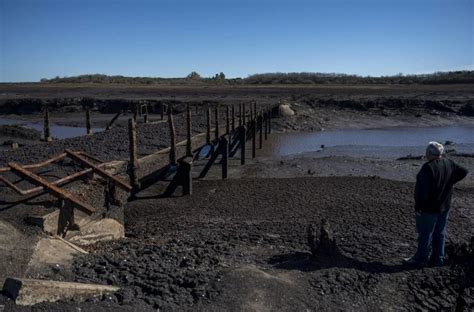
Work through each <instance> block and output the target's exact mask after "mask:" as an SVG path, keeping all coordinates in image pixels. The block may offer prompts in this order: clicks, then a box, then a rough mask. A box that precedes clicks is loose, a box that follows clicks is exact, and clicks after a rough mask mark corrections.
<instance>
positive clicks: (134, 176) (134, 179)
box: [128, 118, 140, 191]
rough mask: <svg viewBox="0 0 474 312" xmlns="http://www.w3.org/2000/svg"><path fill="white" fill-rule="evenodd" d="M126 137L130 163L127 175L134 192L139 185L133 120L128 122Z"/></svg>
mask: <svg viewBox="0 0 474 312" xmlns="http://www.w3.org/2000/svg"><path fill="white" fill-rule="evenodd" d="M128 136H129V150H130V161H129V163H128V175H129V177H130V184H131V185H132V188H133V190H134V191H138V189H139V188H140V185H139V183H138V151H137V149H138V148H137V128H136V124H135V121H134V120H133V118H130V119H129V120H128Z"/></svg>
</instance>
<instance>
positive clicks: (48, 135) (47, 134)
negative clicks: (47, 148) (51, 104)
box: [43, 106, 52, 142]
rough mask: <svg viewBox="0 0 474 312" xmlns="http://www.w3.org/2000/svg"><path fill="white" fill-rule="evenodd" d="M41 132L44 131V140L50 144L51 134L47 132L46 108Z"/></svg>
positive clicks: (47, 116) (47, 117)
mask: <svg viewBox="0 0 474 312" xmlns="http://www.w3.org/2000/svg"><path fill="white" fill-rule="evenodd" d="M43 130H44V140H45V141H46V142H51V141H52V138H51V132H50V131H49V109H48V107H47V106H45V107H44V125H43Z"/></svg>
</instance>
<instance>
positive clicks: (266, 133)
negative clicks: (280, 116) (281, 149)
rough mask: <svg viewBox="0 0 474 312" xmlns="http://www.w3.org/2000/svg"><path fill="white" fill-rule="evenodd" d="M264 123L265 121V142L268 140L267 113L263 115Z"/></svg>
mask: <svg viewBox="0 0 474 312" xmlns="http://www.w3.org/2000/svg"><path fill="white" fill-rule="evenodd" d="M264 121H265V140H267V139H268V112H265V113H264Z"/></svg>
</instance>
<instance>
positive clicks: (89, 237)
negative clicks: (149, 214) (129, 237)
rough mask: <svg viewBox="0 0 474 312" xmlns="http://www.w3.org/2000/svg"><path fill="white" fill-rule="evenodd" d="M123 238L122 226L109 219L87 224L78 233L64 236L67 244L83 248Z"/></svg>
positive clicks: (69, 233) (123, 230)
mask: <svg viewBox="0 0 474 312" xmlns="http://www.w3.org/2000/svg"><path fill="white" fill-rule="evenodd" d="M123 237H125V229H124V226H123V225H122V224H120V223H119V222H118V221H116V220H114V219H110V218H105V219H102V220H97V221H92V222H89V223H88V224H87V225H85V226H84V227H82V228H81V230H80V231H74V232H68V233H67V234H66V239H67V240H68V241H69V242H71V243H73V244H77V245H83V246H87V245H91V244H95V243H97V242H101V241H109V240H115V239H120V238H123Z"/></svg>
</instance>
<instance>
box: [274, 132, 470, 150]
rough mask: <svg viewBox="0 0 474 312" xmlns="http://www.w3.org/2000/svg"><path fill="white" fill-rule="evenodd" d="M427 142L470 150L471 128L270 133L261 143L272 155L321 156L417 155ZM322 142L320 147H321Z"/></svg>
mask: <svg viewBox="0 0 474 312" xmlns="http://www.w3.org/2000/svg"><path fill="white" fill-rule="evenodd" d="M429 141H438V142H441V143H443V144H444V143H445V142H446V141H452V142H455V143H456V144H455V145H453V146H450V147H449V148H455V149H456V150H457V151H458V152H470V153H472V152H474V127H464V126H449V127H433V128H394V129H370V130H338V131H321V132H306V133H278V134H272V135H271V140H270V141H268V143H267V144H266V146H265V149H266V150H267V151H266V152H265V154H267V153H269V154H270V155H273V156H288V155H294V154H301V153H308V152H316V151H319V152H320V153H321V156H330V155H344V156H346V155H349V156H350V155H354V156H368V157H370V156H374V157H380V156H388V157H394V156H397V157H401V156H405V155H408V154H416V155H421V154H423V153H424V147H425V146H426V145H427V143H428V142H429ZM321 145H324V148H321Z"/></svg>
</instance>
